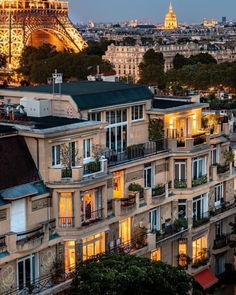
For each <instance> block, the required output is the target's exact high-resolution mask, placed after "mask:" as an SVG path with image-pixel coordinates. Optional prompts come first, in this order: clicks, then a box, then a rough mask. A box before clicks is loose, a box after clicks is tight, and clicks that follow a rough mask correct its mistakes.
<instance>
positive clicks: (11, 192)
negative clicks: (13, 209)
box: [0, 181, 49, 201]
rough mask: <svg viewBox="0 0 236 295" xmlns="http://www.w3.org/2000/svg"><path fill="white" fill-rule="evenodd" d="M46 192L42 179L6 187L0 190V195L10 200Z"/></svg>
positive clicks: (5, 199)
mask: <svg viewBox="0 0 236 295" xmlns="http://www.w3.org/2000/svg"><path fill="white" fill-rule="evenodd" d="M48 192H49V191H48V189H47V188H46V186H45V185H44V183H43V181H38V182H34V183H26V184H21V185H18V186H15V187H11V188H7V189H5V190H2V191H1V192H0V195H1V197H2V199H3V200H4V201H12V200H17V199H20V198H24V197H27V196H32V195H42V194H45V193H48Z"/></svg>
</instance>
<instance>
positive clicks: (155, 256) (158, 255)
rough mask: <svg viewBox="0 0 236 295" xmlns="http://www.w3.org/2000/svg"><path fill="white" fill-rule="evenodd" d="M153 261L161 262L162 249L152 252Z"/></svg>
mask: <svg viewBox="0 0 236 295" xmlns="http://www.w3.org/2000/svg"><path fill="white" fill-rule="evenodd" d="M151 260H153V261H160V260H161V248H157V249H155V250H153V251H152V252H151Z"/></svg>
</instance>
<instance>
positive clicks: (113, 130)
mask: <svg viewBox="0 0 236 295" xmlns="http://www.w3.org/2000/svg"><path fill="white" fill-rule="evenodd" d="M110 144H111V149H112V150H116V128H115V127H113V128H111V143H110Z"/></svg>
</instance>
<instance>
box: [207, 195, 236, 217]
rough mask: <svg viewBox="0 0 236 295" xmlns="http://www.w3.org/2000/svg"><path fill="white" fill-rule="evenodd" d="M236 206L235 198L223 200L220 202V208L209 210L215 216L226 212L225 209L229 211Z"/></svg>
mask: <svg viewBox="0 0 236 295" xmlns="http://www.w3.org/2000/svg"><path fill="white" fill-rule="evenodd" d="M235 207H236V199H233V200H231V201H228V202H227V201H223V202H221V204H220V207H219V208H213V209H211V210H210V211H209V214H210V216H211V217H212V216H215V215H218V214H221V213H224V212H225V211H228V210H230V209H233V208H235Z"/></svg>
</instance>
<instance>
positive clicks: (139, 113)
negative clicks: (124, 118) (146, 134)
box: [132, 105, 143, 121]
mask: <svg viewBox="0 0 236 295" xmlns="http://www.w3.org/2000/svg"><path fill="white" fill-rule="evenodd" d="M142 119H143V105H137V106H133V107H132V121H136V120H142Z"/></svg>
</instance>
